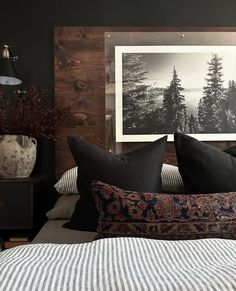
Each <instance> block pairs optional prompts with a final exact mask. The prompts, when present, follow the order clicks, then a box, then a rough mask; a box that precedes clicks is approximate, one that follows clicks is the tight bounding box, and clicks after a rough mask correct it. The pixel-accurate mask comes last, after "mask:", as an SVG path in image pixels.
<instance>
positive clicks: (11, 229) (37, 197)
mask: <svg viewBox="0 0 236 291" xmlns="http://www.w3.org/2000/svg"><path fill="white" fill-rule="evenodd" d="M46 185H47V179H46V176H35V177H30V178H17V179H11V178H10V179H0V237H2V238H3V239H4V242H5V246H6V247H11V246H16V245H21V244H25V243H29V242H30V240H31V239H32V238H33V236H34V235H35V234H36V232H37V231H38V230H39V228H40V227H41V225H42V224H43V223H44V221H45V219H46V218H45V212H46V210H45V209H46V203H45V201H46Z"/></svg>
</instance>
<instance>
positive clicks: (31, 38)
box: [0, 0, 236, 173]
mask: <svg viewBox="0 0 236 291" xmlns="http://www.w3.org/2000/svg"><path fill="white" fill-rule="evenodd" d="M1 2H2V3H1V5H0V46H1V45H3V44H5V43H7V44H12V46H13V51H14V52H15V54H17V55H18V56H19V62H18V67H19V69H20V72H21V75H22V78H23V80H24V82H25V84H37V85H42V86H48V87H49V88H50V89H51V91H52V92H53V88H54V72H53V67H54V63H53V62H54V58H53V29H54V26H66V25H68V26H176V27H186V26H187V27H193V26H195V27H196V26H198V27H207V26H213V27H222V26H224V27H234V26H236V0H145V1H140V0H115V1H114V0H109V1H108V0H94V1H89V0H86V1H81V0H67V1H66V0H64V1H61V0H57V1H56V0H48V1H33V0H31V1H24V0H21V1H19V0H18V1H17V0H15V1H1ZM52 98H53V95H52ZM40 147H41V155H40V157H39V162H38V171H43V172H46V173H47V172H50V173H52V171H53V168H54V155H53V146H48V144H47V143H42V144H41V145H40Z"/></svg>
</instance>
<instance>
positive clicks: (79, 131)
mask: <svg viewBox="0 0 236 291" xmlns="http://www.w3.org/2000/svg"><path fill="white" fill-rule="evenodd" d="M115 31H124V32H128V31H129V32H135V31H154V32H158V31H162V32H163V31H182V32H184V31H236V29H233V28H205V29H204V28H188V27H186V28H184V29H183V28H176V27H56V28H55V31H54V45H55V98H56V101H63V102H64V104H65V105H68V106H70V108H71V113H72V117H71V118H70V120H69V121H68V122H67V124H66V125H64V126H63V127H61V128H60V129H58V131H57V141H56V174H57V177H59V176H60V175H61V174H62V173H63V172H65V170H67V169H69V168H71V167H72V166H74V165H75V163H74V161H73V157H72V155H71V153H70V151H69V148H68V145H67V136H71V135H73V136H80V137H82V138H84V139H86V140H88V141H91V142H92V143H94V144H96V145H98V146H100V147H102V148H105V147H106V145H105V143H106V134H105V78H106V76H105V54H104V49H105V45H104V33H105V32H115ZM210 144H212V145H214V146H216V147H218V148H226V147H229V146H232V145H235V142H229V141H228V142H211V143H210ZM140 145H142V144H140V143H139V144H137V143H135V144H134V143H125V144H124V145H123V150H124V151H128V150H130V149H132V148H135V147H139V146H140ZM165 162H167V163H172V164H176V157H175V150H174V145H173V143H172V142H169V143H168V145H167V150H166V159H165Z"/></svg>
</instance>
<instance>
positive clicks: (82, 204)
mask: <svg viewBox="0 0 236 291" xmlns="http://www.w3.org/2000/svg"><path fill="white" fill-rule="evenodd" d="M166 139H167V137H166V136H164V137H163V138H161V139H159V140H157V141H155V142H152V143H150V144H148V145H146V146H144V147H142V148H140V149H138V150H135V151H132V152H129V153H127V154H124V155H113V154H111V153H109V152H107V151H105V150H103V149H101V148H98V147H97V146H95V145H93V144H91V143H89V142H86V141H84V140H82V139H80V138H75V137H69V139H68V142H69V147H70V149H71V152H72V154H73V156H74V159H75V162H76V163H77V165H78V168H79V174H78V178H77V186H78V190H79V193H80V199H79V201H78V202H77V204H76V207H75V211H74V213H73V215H72V218H71V221H70V222H68V223H66V224H65V225H64V226H65V227H67V228H70V229H77V230H87V231H95V230H96V227H97V223H98V211H97V209H96V206H95V202H94V200H93V197H92V194H91V182H92V181H93V180H100V181H103V182H105V183H108V184H111V185H115V186H117V187H120V188H122V189H127V190H133V191H146V192H161V168H162V163H163V157H164V152H165V144H166Z"/></svg>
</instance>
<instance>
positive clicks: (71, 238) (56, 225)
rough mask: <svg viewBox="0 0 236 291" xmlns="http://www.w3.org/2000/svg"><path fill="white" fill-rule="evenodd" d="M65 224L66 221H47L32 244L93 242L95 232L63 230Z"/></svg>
mask: <svg viewBox="0 0 236 291" xmlns="http://www.w3.org/2000/svg"><path fill="white" fill-rule="evenodd" d="M66 222H68V220H63V219H60V220H58V219H52V220H48V221H47V222H46V223H45V224H44V226H43V227H42V228H41V230H40V231H39V233H38V234H37V235H36V236H35V238H34V239H33V241H32V243H34V244H36V243H58V244H63V243H64V244H75V243H86V242H91V241H93V240H94V239H95V238H96V236H97V233H96V232H90V231H78V230H71V229H67V228H64V227H63V225H64V224H65V223H66Z"/></svg>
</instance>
